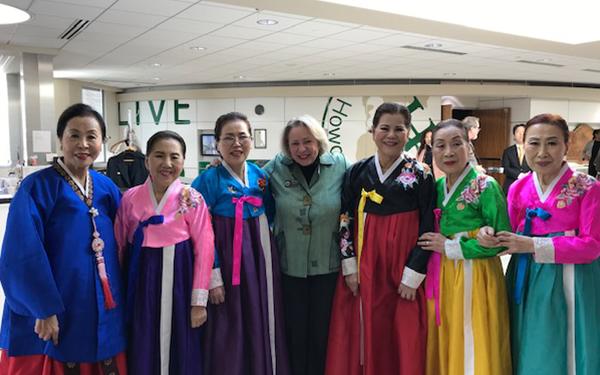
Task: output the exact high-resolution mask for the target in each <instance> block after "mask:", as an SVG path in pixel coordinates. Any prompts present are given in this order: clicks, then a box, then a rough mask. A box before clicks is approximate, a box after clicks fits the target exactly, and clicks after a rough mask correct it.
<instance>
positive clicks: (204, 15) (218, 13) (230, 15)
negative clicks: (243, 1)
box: [176, 3, 254, 24]
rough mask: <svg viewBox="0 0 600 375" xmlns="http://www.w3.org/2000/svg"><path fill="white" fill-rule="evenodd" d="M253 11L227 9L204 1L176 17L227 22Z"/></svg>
mask: <svg viewBox="0 0 600 375" xmlns="http://www.w3.org/2000/svg"><path fill="white" fill-rule="evenodd" d="M252 13H254V12H251V11H246V10H235V9H227V8H223V7H215V6H211V5H205V4H204V3H200V4H195V5H193V6H191V7H190V8H188V9H186V10H184V11H183V12H181V13H179V14H177V16H176V18H185V19H191V20H195V21H205V22H216V23H221V24H229V23H232V22H235V21H237V20H239V19H242V18H244V17H247V16H249V15H250V14H252Z"/></svg>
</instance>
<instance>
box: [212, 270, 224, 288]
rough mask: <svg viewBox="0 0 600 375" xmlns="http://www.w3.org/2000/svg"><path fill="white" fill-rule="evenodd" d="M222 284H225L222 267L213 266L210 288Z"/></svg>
mask: <svg viewBox="0 0 600 375" xmlns="http://www.w3.org/2000/svg"><path fill="white" fill-rule="evenodd" d="M220 286H223V276H221V269H220V268H213V270H212V273H211V274H210V286H209V289H215V288H218V287H220Z"/></svg>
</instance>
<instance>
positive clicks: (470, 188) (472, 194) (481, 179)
mask: <svg viewBox="0 0 600 375" xmlns="http://www.w3.org/2000/svg"><path fill="white" fill-rule="evenodd" d="M488 186H489V183H488V180H487V176H485V175H479V176H477V177H476V178H474V179H472V180H471V181H470V182H469V184H468V185H467V186H465V189H464V190H463V191H462V193H460V197H458V198H457V199H456V201H457V202H466V203H474V204H478V203H479V196H480V195H481V192H482V191H483V190H484V189H485V188H486V187H488Z"/></svg>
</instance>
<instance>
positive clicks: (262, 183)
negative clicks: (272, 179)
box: [257, 176, 267, 193]
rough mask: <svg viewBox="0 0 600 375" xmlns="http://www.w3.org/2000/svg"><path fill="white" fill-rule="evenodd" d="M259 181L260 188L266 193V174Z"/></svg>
mask: <svg viewBox="0 0 600 375" xmlns="http://www.w3.org/2000/svg"><path fill="white" fill-rule="evenodd" d="M257 182H258V188H259V189H260V191H262V192H263V193H264V192H265V189H266V188H267V179H266V178H265V176H263V177H262V178H259V179H258V181H257Z"/></svg>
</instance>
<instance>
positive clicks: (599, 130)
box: [592, 129, 600, 136]
mask: <svg viewBox="0 0 600 375" xmlns="http://www.w3.org/2000/svg"><path fill="white" fill-rule="evenodd" d="M598 134H600V129H594V132H593V133H592V135H593V136H597V135H598Z"/></svg>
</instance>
